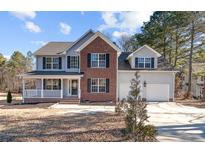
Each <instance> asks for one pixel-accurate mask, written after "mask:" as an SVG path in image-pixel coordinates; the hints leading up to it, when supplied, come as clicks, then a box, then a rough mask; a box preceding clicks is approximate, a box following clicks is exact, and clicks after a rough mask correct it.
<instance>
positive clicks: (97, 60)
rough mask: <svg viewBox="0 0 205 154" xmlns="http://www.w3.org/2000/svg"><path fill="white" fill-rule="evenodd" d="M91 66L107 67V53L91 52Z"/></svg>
mask: <svg viewBox="0 0 205 154" xmlns="http://www.w3.org/2000/svg"><path fill="white" fill-rule="evenodd" d="M91 67H93V68H105V67H106V54H104V53H91Z"/></svg>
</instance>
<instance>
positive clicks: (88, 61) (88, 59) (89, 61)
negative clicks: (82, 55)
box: [87, 53, 91, 67]
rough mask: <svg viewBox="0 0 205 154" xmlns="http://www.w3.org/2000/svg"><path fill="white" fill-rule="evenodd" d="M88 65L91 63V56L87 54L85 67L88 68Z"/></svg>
mask: <svg viewBox="0 0 205 154" xmlns="http://www.w3.org/2000/svg"><path fill="white" fill-rule="evenodd" d="M90 63H91V54H90V53H88V55H87V66H88V67H90Z"/></svg>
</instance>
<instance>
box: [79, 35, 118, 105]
mask: <svg viewBox="0 0 205 154" xmlns="http://www.w3.org/2000/svg"><path fill="white" fill-rule="evenodd" d="M88 53H109V59H110V60H109V67H108V68H89V67H88V65H87V63H88V60H87V55H88ZM80 68H81V72H84V76H83V77H82V78H81V100H82V101H85V100H88V101H97V102H104V101H112V102H113V103H115V102H116V97H117V96H116V88H117V51H116V50H114V49H113V48H112V47H111V46H110V45H109V44H108V43H106V42H105V41H104V40H103V39H102V38H100V37H97V38H96V39H95V40H93V41H92V42H91V43H90V44H89V45H87V46H86V47H85V48H84V49H83V50H82V51H81V52H80ZM90 78H106V79H109V92H108V93H91V92H88V90H87V82H88V79H90Z"/></svg>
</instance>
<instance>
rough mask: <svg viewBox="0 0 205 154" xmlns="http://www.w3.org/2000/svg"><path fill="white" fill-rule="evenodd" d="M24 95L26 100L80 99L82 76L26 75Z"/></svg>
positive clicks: (24, 78)
mask: <svg viewBox="0 0 205 154" xmlns="http://www.w3.org/2000/svg"><path fill="white" fill-rule="evenodd" d="M22 96H23V99H24V101H25V100H27V101H28V100H30V101H31V100H39V101H40V100H47V101H52V100H69V99H78V100H80V96H81V90H80V76H75V77H74V76H67V77H60V78H59V77H54V76H44V77H41V78H39V77H35V76H32V77H31V76H29V77H28V76H24V77H23V90H22ZM30 101H29V102H30Z"/></svg>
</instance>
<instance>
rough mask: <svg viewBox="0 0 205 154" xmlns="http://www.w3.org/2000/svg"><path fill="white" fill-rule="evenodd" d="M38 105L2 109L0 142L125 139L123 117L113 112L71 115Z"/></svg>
mask: <svg viewBox="0 0 205 154" xmlns="http://www.w3.org/2000/svg"><path fill="white" fill-rule="evenodd" d="M47 105H48V104H47ZM18 106H19V105H18ZM20 106H21V105H20ZM36 106H37V107H36V108H32V109H30V108H13V109H0V141H47V142H50V141H125V140H126V138H125V136H124V135H123V133H122V129H123V128H124V122H123V117H122V116H118V115H115V114H111V113H98V114H95V115H85V114H72V115H71V114H70V113H66V110H63V109H46V108H45V105H44V106H43V107H42V106H40V105H36Z"/></svg>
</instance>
